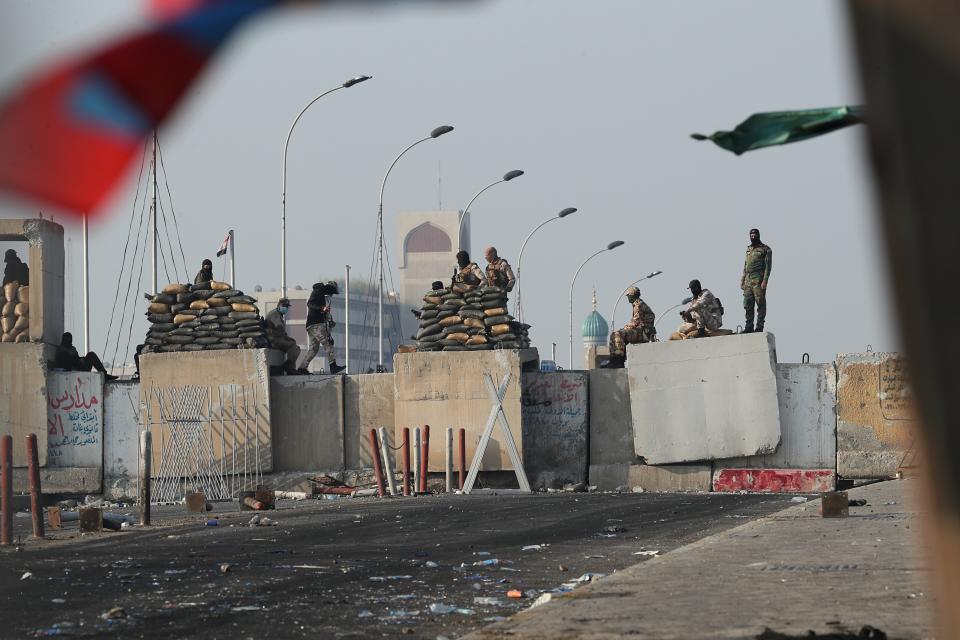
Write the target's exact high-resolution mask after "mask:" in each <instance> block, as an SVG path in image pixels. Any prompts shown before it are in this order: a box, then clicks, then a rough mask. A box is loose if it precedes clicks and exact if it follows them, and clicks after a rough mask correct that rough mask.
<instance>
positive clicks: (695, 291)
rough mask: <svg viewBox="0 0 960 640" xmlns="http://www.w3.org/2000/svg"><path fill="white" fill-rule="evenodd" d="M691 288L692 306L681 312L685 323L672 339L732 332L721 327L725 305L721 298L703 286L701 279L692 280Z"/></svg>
mask: <svg viewBox="0 0 960 640" xmlns="http://www.w3.org/2000/svg"><path fill="white" fill-rule="evenodd" d="M689 288H690V293H691V295H692V296H693V298H692V300H691V301H690V306H688V307H687V308H686V309H685V310H684V311H681V312H680V317H682V318H683V323H682V324H681V325H680V326H679V327H678V328H677V330H676V332H675V333H674V334H673V335H672V336H670V339H671V340H686V339H687V338H703V337H706V336H712V335H722V334H726V333H730V332H729V331H722V330H721V329H720V325H721V324H723V305H722V304H720V300H719V299H717V298H716V296H714V295H713V294H712V293H710V290H709V289H704V288H703V287H701V286H700V281H699V280H691V281H690V287H689ZM721 332H722V333H721Z"/></svg>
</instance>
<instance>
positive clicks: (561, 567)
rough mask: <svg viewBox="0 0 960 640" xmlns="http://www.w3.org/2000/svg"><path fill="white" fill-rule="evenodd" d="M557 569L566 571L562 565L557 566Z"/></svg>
mask: <svg viewBox="0 0 960 640" xmlns="http://www.w3.org/2000/svg"><path fill="white" fill-rule="evenodd" d="M557 569H559V570H560V571H568V569H567V568H566V567H565V566H563V565H562V564H561V565H558V566H557Z"/></svg>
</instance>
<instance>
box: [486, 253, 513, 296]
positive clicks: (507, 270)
mask: <svg viewBox="0 0 960 640" xmlns="http://www.w3.org/2000/svg"><path fill="white" fill-rule="evenodd" d="M487 284H488V285H491V286H495V287H502V288H503V289H505V290H506V291H512V290H513V285H515V284H517V278H516V276H514V275H513V268H512V267H511V266H510V263H509V262H507V261H506V260H504V259H503V258H497V259H496V261H494V262H491V263H490V264H488V265H487Z"/></svg>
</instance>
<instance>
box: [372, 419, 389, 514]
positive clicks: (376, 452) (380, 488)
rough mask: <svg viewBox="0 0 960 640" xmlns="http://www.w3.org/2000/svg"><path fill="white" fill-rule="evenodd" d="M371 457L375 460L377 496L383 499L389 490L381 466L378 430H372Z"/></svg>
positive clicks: (374, 470)
mask: <svg viewBox="0 0 960 640" xmlns="http://www.w3.org/2000/svg"><path fill="white" fill-rule="evenodd" d="M370 457H371V458H372V459H373V472H374V473H375V474H376V476H377V495H379V496H380V497H381V498H382V497H384V496H385V495H387V488H386V487H385V486H384V483H383V467H382V465H381V464H380V443H379V442H378V441H377V430H376V429H370Z"/></svg>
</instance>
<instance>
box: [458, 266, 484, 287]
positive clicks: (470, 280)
mask: <svg viewBox="0 0 960 640" xmlns="http://www.w3.org/2000/svg"><path fill="white" fill-rule="evenodd" d="M486 279H487V278H486V276H485V275H483V271H481V270H480V267H478V266H477V263H476V262H471V263H470V264H468V265H467V266H465V267H464V268H463V269H459V270H458V271H457V272H456V273H455V274H454V276H453V281H454V282H459V283H462V284H472V285H479V284H483V283H484V282H486Z"/></svg>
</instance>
